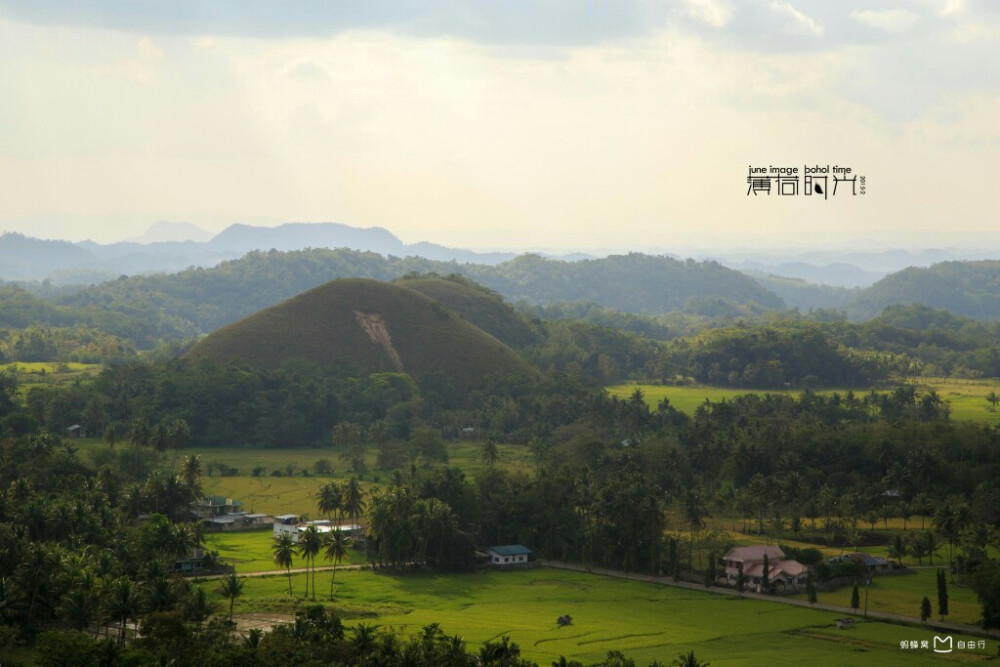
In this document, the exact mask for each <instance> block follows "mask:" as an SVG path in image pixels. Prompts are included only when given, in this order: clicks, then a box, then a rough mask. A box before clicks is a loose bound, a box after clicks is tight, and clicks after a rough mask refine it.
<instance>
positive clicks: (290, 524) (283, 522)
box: [273, 514, 365, 548]
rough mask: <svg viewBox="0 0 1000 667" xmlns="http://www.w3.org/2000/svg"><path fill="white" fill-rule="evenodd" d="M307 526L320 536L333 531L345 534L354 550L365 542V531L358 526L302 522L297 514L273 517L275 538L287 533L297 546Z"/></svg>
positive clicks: (325, 520)
mask: <svg viewBox="0 0 1000 667" xmlns="http://www.w3.org/2000/svg"><path fill="white" fill-rule="evenodd" d="M309 526H315V527H316V530H317V531H318V532H319V533H321V534H326V533H329V532H331V531H334V530H336V531H339V532H343V533H347V536H348V537H350V538H351V539H352V540H354V546H355V547H356V548H357V547H360V546H362V545H363V544H364V541H365V529H364V528H363V527H362V526H361V525H359V524H356V523H349V524H343V525H338V526H335V525H333V522H332V521H330V520H328V519H316V520H314V521H302V520H301V517H299V515H298V514H279V515H278V516H276V517H274V523H273V533H274V536H275V537H277V536H278V535H281V534H282V533H288V534H290V535H291V536H292V541H293V542H295V543H296V544H297V543H298V541H299V535H301V534H302V531H304V530H306V529H307V528H309Z"/></svg>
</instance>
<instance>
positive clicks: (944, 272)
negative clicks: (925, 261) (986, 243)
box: [847, 260, 1000, 320]
mask: <svg viewBox="0 0 1000 667" xmlns="http://www.w3.org/2000/svg"><path fill="white" fill-rule="evenodd" d="M912 303H919V304H923V305H925V306H929V307H931V308H941V309H944V310H947V311H950V312H952V313H954V314H956V315H961V316H964V317H971V318H975V319H979V320H995V319H997V318H1000V261H995V260H983V261H975V262H973V261H963V262H941V263H939V264H935V265H933V266H930V267H927V268H916V267H910V268H908V269H903V270H902V271H899V272H897V273H893V274H891V275H889V276H886V277H885V278H883V279H882V280H880V281H878V282H877V283H875V284H874V285H872V286H871V287H869V288H867V289H865V290H862V291H861V293H860V294H858V295H857V296H856V297H855V298H854V299H853V300H852V301H851V303H850V304H849V305H848V306H847V312H848V313H849V314H850V315H851V316H852V317H856V318H864V317H872V316H874V315H876V314H877V313H879V312H881V311H882V309H884V308H886V307H887V306H890V305H894V304H912Z"/></svg>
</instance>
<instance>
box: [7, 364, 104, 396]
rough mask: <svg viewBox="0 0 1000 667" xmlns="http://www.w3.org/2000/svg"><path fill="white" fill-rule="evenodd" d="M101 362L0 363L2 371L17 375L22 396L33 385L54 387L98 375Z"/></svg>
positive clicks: (25, 394) (26, 393)
mask: <svg viewBox="0 0 1000 667" xmlns="http://www.w3.org/2000/svg"><path fill="white" fill-rule="evenodd" d="M102 368H103V366H101V364H79V363H76V362H56V361H15V362H11V363H9V364H0V371H7V372H9V373H13V374H14V375H15V376H16V377H17V388H18V393H19V394H20V395H21V398H22V399H24V398H25V397H26V396H27V395H28V391H29V390H31V389H32V388H33V387H54V386H61V385H65V384H69V383H71V382H75V381H76V380H85V379H89V378H93V377H97V374H98V373H100V372H101V369H102Z"/></svg>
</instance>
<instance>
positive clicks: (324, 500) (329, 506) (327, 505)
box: [315, 482, 344, 518]
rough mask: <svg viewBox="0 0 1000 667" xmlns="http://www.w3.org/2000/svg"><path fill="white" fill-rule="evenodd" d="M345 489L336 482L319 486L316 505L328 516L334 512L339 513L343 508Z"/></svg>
mask: <svg viewBox="0 0 1000 667" xmlns="http://www.w3.org/2000/svg"><path fill="white" fill-rule="evenodd" d="M343 497H344V494H343V491H342V489H341V488H340V485H339V484H337V483H336V482H327V483H326V484H324V485H323V486H321V487H319V491H317V492H316V495H315V498H316V507H317V508H318V509H319V512H320V514H322V515H323V516H325V517H328V518H329V516H330V515H331V514H333V513H339V512H340V511H341V510H342V509H343V504H344V501H343Z"/></svg>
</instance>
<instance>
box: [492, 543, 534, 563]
mask: <svg viewBox="0 0 1000 667" xmlns="http://www.w3.org/2000/svg"><path fill="white" fill-rule="evenodd" d="M483 553H484V554H485V555H486V556H487V557H488V558H489V564H490V565H492V566H494V567H510V566H512V565H524V564H526V563H527V562H528V556H530V555H531V554H532V553H534V552H532V550H531V549H529V548H528V547H526V546H523V545H521V544H507V545H504V546H500V547H489V548H488V549H486V550H485V551H484V552H483Z"/></svg>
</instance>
